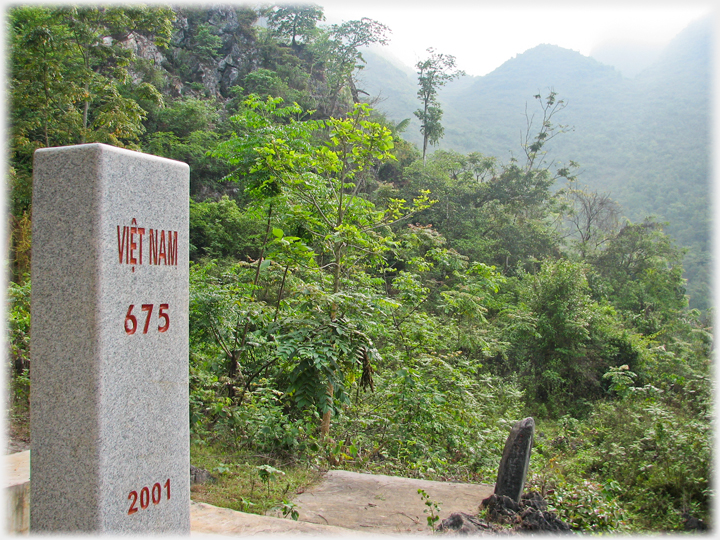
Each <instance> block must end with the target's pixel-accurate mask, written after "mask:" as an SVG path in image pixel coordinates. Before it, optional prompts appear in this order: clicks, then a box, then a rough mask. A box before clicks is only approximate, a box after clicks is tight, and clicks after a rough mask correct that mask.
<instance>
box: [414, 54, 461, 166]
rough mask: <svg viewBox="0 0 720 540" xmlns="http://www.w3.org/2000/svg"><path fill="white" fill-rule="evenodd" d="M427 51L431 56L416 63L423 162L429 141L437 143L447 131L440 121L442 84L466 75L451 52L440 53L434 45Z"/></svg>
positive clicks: (416, 112)
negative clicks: (457, 67) (439, 98)
mask: <svg viewBox="0 0 720 540" xmlns="http://www.w3.org/2000/svg"><path fill="white" fill-rule="evenodd" d="M427 52H428V54H429V55H430V56H429V58H427V59H426V60H422V61H420V62H418V63H417V64H416V65H415V67H416V68H417V70H418V84H419V85H420V88H419V89H418V93H417V96H418V99H419V100H420V103H421V104H422V108H421V109H418V110H417V111H415V116H417V117H418V119H419V120H420V132H421V133H422V135H423V152H422V154H423V163H425V155H426V153H427V146H428V143H430V144H432V145H435V144H437V143H438V142H439V141H440V139H441V138H442V136H443V135H444V133H445V130H444V128H443V127H442V124H441V123H440V120H442V114H443V111H442V109H441V108H440V103H439V102H438V99H437V97H438V91H439V89H440V87H441V86H444V85H445V84H447V83H448V82H450V81H452V80H453V79H456V78H458V77H462V76H463V75H465V72H464V71H462V70H458V69H456V67H455V57H454V56H452V55H451V54H442V53H438V52H436V51H435V49H433V48H432V47H430V48H429V49H428V50H427Z"/></svg>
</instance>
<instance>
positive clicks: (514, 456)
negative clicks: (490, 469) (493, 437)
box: [495, 417, 535, 502]
mask: <svg viewBox="0 0 720 540" xmlns="http://www.w3.org/2000/svg"><path fill="white" fill-rule="evenodd" d="M534 434H535V421H534V420H533V419H532V418H531V417H528V418H525V419H524V420H520V421H519V422H518V423H516V424H515V425H514V426H513V428H512V430H511V431H510V435H509V436H508V438H507V440H506V441H505V449H504V450H503V455H502V459H501V460H500V467H498V476H497V482H495V495H498V496H502V495H504V496H507V497H510V498H511V499H513V500H514V501H515V502H519V501H520V495H521V494H522V492H523V487H524V486H525V477H526V476H527V471H528V466H529V465H530V452H531V450H532V445H533V436H534Z"/></svg>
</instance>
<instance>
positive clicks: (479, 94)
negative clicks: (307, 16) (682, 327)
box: [360, 18, 712, 308]
mask: <svg viewBox="0 0 720 540" xmlns="http://www.w3.org/2000/svg"><path fill="white" fill-rule="evenodd" d="M711 30H712V28H711V20H710V18H706V19H703V20H699V21H696V22H695V23H693V24H691V25H690V26H689V27H688V28H686V29H685V30H684V31H683V32H681V33H680V34H679V35H678V36H676V38H674V39H673V40H672V42H671V43H670V44H668V46H667V47H666V49H665V51H664V52H663V54H662V55H661V56H660V57H659V58H658V60H657V61H656V62H655V64H654V65H653V66H651V67H650V68H648V69H646V70H644V71H643V72H641V73H639V74H638V75H637V76H636V77H634V78H632V79H628V78H625V77H623V76H622V75H621V74H620V73H619V72H618V71H617V70H615V69H614V68H612V67H611V66H606V65H603V64H601V63H600V62H598V61H596V60H594V59H593V58H589V57H585V56H583V55H581V54H580V53H578V52H575V51H571V50H568V49H562V48H561V47H558V46H555V45H538V46H536V47H534V48H532V49H530V50H528V51H526V52H524V53H522V54H519V55H517V56H516V57H515V58H513V59H511V60H508V61H507V62H505V63H504V64H503V65H502V66H500V67H498V68H497V69H495V70H494V71H492V72H491V73H489V74H487V75H485V76H482V77H464V80H463V79H461V80H460V81H455V82H452V83H450V84H449V85H448V86H447V87H446V88H445V89H443V90H442V91H441V94H440V98H441V102H442V104H443V109H444V112H445V114H444V117H443V122H444V127H445V136H444V138H443V139H442V140H441V141H440V144H439V146H438V148H441V149H452V150H455V151H458V152H463V153H466V152H473V151H476V152H482V153H483V154H485V155H492V156H499V157H502V158H505V157H508V152H514V153H517V150H516V149H517V148H518V146H519V143H520V141H521V136H522V135H523V134H524V133H525V132H526V129H527V117H526V114H525V113H526V105H528V104H531V103H530V102H531V99H530V98H529V96H532V95H534V94H537V93H543V92H547V91H548V90H549V89H553V90H554V91H555V92H557V93H558V95H559V96H561V97H562V98H563V99H564V100H565V101H566V102H567V104H568V106H567V108H566V109H565V110H564V111H563V114H562V117H561V118H560V119H559V122H560V123H562V124H565V125H567V126H569V127H570V128H572V129H573V131H572V133H570V134H567V135H565V136H562V137H557V138H556V139H554V140H553V141H551V142H550V143H549V144H548V145H547V148H548V151H549V154H550V158H551V159H554V160H557V161H559V162H565V163H567V162H568V161H570V160H573V161H575V162H577V163H578V164H579V166H580V170H579V176H578V177H579V181H580V182H581V183H582V184H584V185H587V186H588V187H590V188H591V189H595V190H598V191H601V192H605V193H608V194H610V196H611V197H612V198H613V199H615V200H616V201H618V202H619V203H620V204H621V205H622V207H623V211H624V214H625V215H626V216H627V217H628V218H630V219H632V220H639V219H643V218H644V217H646V216H655V217H656V218H657V219H659V220H660V221H667V222H668V223H669V225H668V228H667V230H668V232H669V233H670V234H671V235H672V236H673V237H675V238H676V239H677V240H678V241H679V242H680V244H681V245H682V246H684V247H686V248H688V250H689V251H688V255H687V258H686V260H685V266H686V277H687V278H688V280H689V282H690V285H689V291H690V294H691V297H692V298H693V305H695V306H697V307H701V308H707V307H709V306H710V296H711V293H710V289H709V284H710V273H711V268H710V233H711V221H710V204H709V202H708V201H710V191H711V170H710V155H711V146H710V145H711V138H710V127H711V106H710V105H711V102H710V84H711V80H712V73H711V60H710V53H711ZM479 54H481V51H479ZM367 60H368V65H367V67H366V69H365V70H364V71H363V72H362V73H361V75H360V76H361V78H362V81H363V83H364V85H365V88H366V89H367V90H368V92H369V93H370V94H371V95H372V96H375V97H379V98H380V100H379V101H378V103H377V105H376V106H377V108H378V109H380V110H382V111H384V112H386V114H387V115H388V118H390V119H391V120H393V121H395V122H399V121H401V120H402V119H404V118H410V119H411V122H410V127H409V128H408V129H407V130H406V131H405V132H404V137H406V138H407V140H409V141H411V142H414V143H415V144H419V143H420V141H421V137H420V134H419V125H418V123H417V120H416V119H415V118H414V117H413V110H414V109H415V108H416V99H415V98H414V94H415V81H414V80H413V77H412V76H411V75H410V74H408V73H407V72H406V71H404V70H402V69H400V68H398V67H397V66H395V65H392V64H391V63H390V62H388V61H387V60H386V59H385V58H383V57H382V56H381V54H379V53H377V52H373V53H371V54H369V55H368V58H367ZM388 88H392V92H389V91H388V90H387V89H388ZM530 114H532V110H530ZM536 122H537V120H536Z"/></svg>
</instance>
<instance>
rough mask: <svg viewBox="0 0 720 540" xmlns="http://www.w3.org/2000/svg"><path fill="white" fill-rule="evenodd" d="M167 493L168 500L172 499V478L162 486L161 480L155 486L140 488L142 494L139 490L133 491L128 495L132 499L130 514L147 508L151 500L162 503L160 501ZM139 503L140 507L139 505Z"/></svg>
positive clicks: (154, 502)
mask: <svg viewBox="0 0 720 540" xmlns="http://www.w3.org/2000/svg"><path fill="white" fill-rule="evenodd" d="M163 495H165V498H166V499H167V500H170V479H169V478H168V479H167V480H166V481H165V484H163V485H162V486H161V485H160V482H155V484H154V485H153V487H151V488H149V487H147V486H146V487H144V488H142V489H141V490H140V494H138V492H137V491H131V492H130V495H128V500H129V501H130V508H129V509H128V516H131V515H133V514H134V513H135V512H137V511H138V510H145V509H146V508H147V507H148V506H150V502H152V503H153V504H160V501H161V500H162V498H163ZM138 505H139V507H138Z"/></svg>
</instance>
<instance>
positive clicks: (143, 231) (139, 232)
mask: <svg viewBox="0 0 720 540" xmlns="http://www.w3.org/2000/svg"><path fill="white" fill-rule="evenodd" d="M137 231H138V236H139V237H140V261H139V262H138V264H142V252H143V245H142V241H143V236H145V228H144V227H138V230H137Z"/></svg>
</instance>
